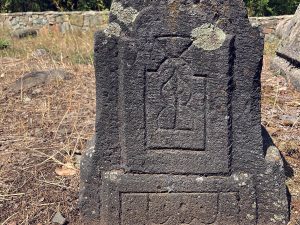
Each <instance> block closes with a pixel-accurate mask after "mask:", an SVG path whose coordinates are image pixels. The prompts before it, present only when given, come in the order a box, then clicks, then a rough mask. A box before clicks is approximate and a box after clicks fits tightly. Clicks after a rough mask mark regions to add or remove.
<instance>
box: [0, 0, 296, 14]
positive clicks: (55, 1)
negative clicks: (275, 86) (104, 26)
mask: <svg viewBox="0 0 300 225" xmlns="http://www.w3.org/2000/svg"><path fill="white" fill-rule="evenodd" d="M232 1H233V0H232ZM244 1H245V3H246V6H247V8H248V11H249V15H250V16H270V15H283V14H293V13H294V12H295V10H296V8H297V6H298V4H299V3H300V0H244ZM111 2H112V0H0V11H1V12H27V11H47V10H55V11H74V10H103V9H107V8H109V7H110V5H111Z"/></svg>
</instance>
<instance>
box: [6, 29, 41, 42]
mask: <svg viewBox="0 0 300 225" xmlns="http://www.w3.org/2000/svg"><path fill="white" fill-rule="evenodd" d="M37 34H38V31H37V30H36V29H32V28H28V29H21V30H16V31H14V32H13V33H12V37H14V38H18V39H22V38H25V37H29V36H31V37H35V36H37Z"/></svg>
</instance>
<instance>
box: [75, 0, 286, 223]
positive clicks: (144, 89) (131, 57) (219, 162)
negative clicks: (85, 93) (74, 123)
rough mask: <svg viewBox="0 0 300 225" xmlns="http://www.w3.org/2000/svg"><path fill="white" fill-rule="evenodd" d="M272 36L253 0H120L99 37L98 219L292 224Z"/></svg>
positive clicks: (87, 179) (88, 209)
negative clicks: (271, 97)
mask: <svg viewBox="0 0 300 225" xmlns="http://www.w3.org/2000/svg"><path fill="white" fill-rule="evenodd" d="M262 52H263V38H262V37H261V36H260V34H259V31H258V30H257V29H256V28H252V27H251V25H250V23H249V20H248V17H247V11H246V8H245V6H244V3H243V1H242V0H235V1H233V0H224V1H219V0H211V1H202V0H156V1H153V0H119V1H114V2H113V5H112V9H111V13H110V25H109V27H108V28H107V29H106V30H105V31H103V32H98V33H97V34H96V36H95V68H96V79H97V81H96V82H97V118H96V137H95V147H91V148H90V149H89V150H88V151H87V153H86V155H85V157H84V160H83V161H82V168H81V170H82V171H81V176H82V178H81V179H82V187H81V197H80V209H81V212H82V216H83V218H84V221H85V223H86V224H99V225H207V224H222V225H227V224H228V225H229V224H230V225H232V224H241V225H247V224H286V223H287V222H288V216H289V210H288V202H287V196H286V187H285V175H284V170H283V165H282V159H281V156H280V154H279V152H278V150H277V149H276V148H275V147H274V146H271V145H270V146H266V144H264V142H263V137H262V128H261V121H260V119H261V118H260V73H261V68H262Z"/></svg>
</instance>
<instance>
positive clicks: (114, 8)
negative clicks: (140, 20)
mask: <svg viewBox="0 0 300 225" xmlns="http://www.w3.org/2000/svg"><path fill="white" fill-rule="evenodd" d="M110 11H111V13H112V14H113V15H115V16H116V17H117V18H118V20H119V21H121V22H123V23H124V24H126V25H130V24H131V23H133V22H134V21H135V19H136V17H137V15H138V11H137V10H136V9H134V8H132V7H124V6H123V5H122V3H120V2H118V1H113V3H112V5H111V9H110Z"/></svg>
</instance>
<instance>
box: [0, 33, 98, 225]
mask: <svg viewBox="0 0 300 225" xmlns="http://www.w3.org/2000/svg"><path fill="white" fill-rule="evenodd" d="M45 32H46V31H45ZM92 37H93V35H92V33H85V34H83V33H77V34H76V35H75V34H74V33H70V34H67V35H63V34H60V33H56V32H51V33H49V35H40V36H39V37H37V38H35V39H33V38H28V39H24V40H13V39H9V37H8V39H9V40H10V41H11V43H12V46H11V48H10V49H7V50H2V51H0V54H1V56H2V57H1V58H0V65H1V67H0V75H1V76H0V124H1V126H0V177H1V180H0V212H1V213H0V222H1V223H2V224H3V225H4V224H9V223H10V222H12V221H16V222H17V223H18V224H38V223H41V224H49V223H50V221H51V218H52V217H53V214H55V212H57V211H60V212H62V213H63V214H64V215H65V216H66V217H67V218H70V219H71V220H72V223H71V224H75V223H76V221H78V210H77V195H78V187H79V178H78V171H77V175H76V176H70V177H60V176H57V175H56V174H55V169H56V168H58V167H61V166H62V165H68V166H69V167H70V166H71V167H73V168H75V163H76V159H75V154H80V152H81V150H82V149H83V148H84V146H85V143H86V141H87V140H88V139H89V138H90V137H91V136H92V135H93V133H94V117H95V116H94V115H95V81H94V75H93V65H92V52H93V51H92V48H93V47H92V46H93V39H92ZM39 48H43V49H46V50H47V51H48V54H47V55H46V56H43V57H37V58H36V57H33V56H32V53H33V52H34V51H35V50H36V49H39ZM79 63H84V64H79ZM49 68H63V69H65V70H67V71H68V72H70V73H71V74H72V79H71V80H68V81H64V82H56V83H52V84H51V85H47V86H41V87H37V88H34V89H31V90H28V91H27V92H22V93H17V94H11V93H8V92H7V91H6V90H5V89H6V88H7V87H8V86H9V85H10V84H12V83H13V82H14V81H15V80H17V79H18V78H20V77H21V76H22V75H23V74H24V73H26V72H29V71H33V70H44V69H49Z"/></svg>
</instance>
